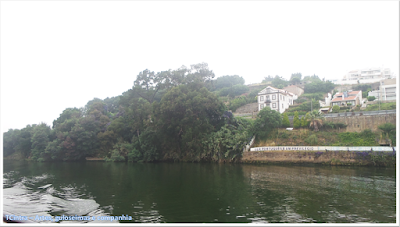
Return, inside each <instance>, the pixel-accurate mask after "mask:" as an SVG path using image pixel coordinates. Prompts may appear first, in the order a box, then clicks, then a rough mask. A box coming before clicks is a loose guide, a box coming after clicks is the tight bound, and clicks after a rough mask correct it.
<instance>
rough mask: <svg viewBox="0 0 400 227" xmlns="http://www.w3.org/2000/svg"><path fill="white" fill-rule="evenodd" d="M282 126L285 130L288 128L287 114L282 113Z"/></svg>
mask: <svg viewBox="0 0 400 227" xmlns="http://www.w3.org/2000/svg"><path fill="white" fill-rule="evenodd" d="M282 126H283V127H285V128H287V127H290V121H289V117H288V115H287V113H283V120H282Z"/></svg>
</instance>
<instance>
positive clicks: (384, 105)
mask: <svg viewBox="0 0 400 227" xmlns="http://www.w3.org/2000/svg"><path fill="white" fill-rule="evenodd" d="M379 106H380V107H379ZM379 109H380V110H395V109H396V102H388V103H376V104H371V105H367V108H366V109H365V110H366V111H374V110H379Z"/></svg>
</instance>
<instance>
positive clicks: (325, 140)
mask: <svg viewBox="0 0 400 227" xmlns="http://www.w3.org/2000/svg"><path fill="white" fill-rule="evenodd" d="M380 138H381V133H380V132H372V131H370V130H364V131H363V132H361V133H357V132H340V131H339V130H335V129H334V130H325V131H319V132H314V131H311V130H308V129H295V130H292V131H287V130H285V129H279V130H276V129H275V130H274V131H273V132H272V133H271V134H270V136H269V137H268V138H267V139H266V140H258V139H256V141H255V143H254V145H253V147H264V146H379V145H380V144H379V141H380Z"/></svg>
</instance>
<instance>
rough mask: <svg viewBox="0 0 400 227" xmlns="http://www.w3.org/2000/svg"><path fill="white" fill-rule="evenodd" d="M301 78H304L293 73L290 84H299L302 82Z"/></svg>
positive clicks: (299, 74)
mask: <svg viewBox="0 0 400 227" xmlns="http://www.w3.org/2000/svg"><path fill="white" fill-rule="evenodd" d="M301 77H302V75H301V73H293V74H292V75H291V76H290V80H289V82H290V83H292V84H298V83H300V82H301Z"/></svg>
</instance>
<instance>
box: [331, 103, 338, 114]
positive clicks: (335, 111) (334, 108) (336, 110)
mask: <svg viewBox="0 0 400 227" xmlns="http://www.w3.org/2000/svg"><path fill="white" fill-rule="evenodd" d="M339 111H340V106H338V105H334V106H333V107H332V113H339Z"/></svg>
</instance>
